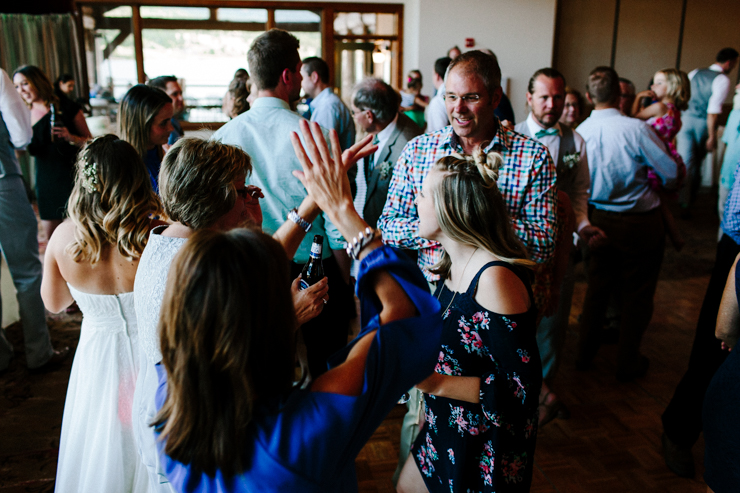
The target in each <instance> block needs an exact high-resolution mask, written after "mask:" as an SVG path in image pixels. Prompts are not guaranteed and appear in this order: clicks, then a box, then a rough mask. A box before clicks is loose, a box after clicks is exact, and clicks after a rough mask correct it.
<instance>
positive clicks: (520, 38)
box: [404, 0, 557, 121]
mask: <svg viewBox="0 0 740 493" xmlns="http://www.w3.org/2000/svg"><path fill="white" fill-rule="evenodd" d="M556 3H557V2H556V0H527V1H512V0H455V1H454V2H451V1H449V0H421V12H420V16H419V24H420V30H419V44H418V45H419V55H418V60H419V67H412V66H409V65H408V64H407V63H404V65H406V66H407V67H408V68H409V69H413V68H420V69H421V71H422V74H423V75H424V80H425V81H428V82H425V84H426V85H427V86H428V87H427V88H425V89H424V92H430V91H431V90H432V89H431V80H432V73H433V70H434V61H435V60H436V59H437V58H439V57H442V56H445V54H446V53H447V50H448V49H449V48H451V47H452V46H454V45H458V46H459V47H460V48H461V49H462V50H463V51H466V48H464V46H465V38H474V39H475V48H489V49H491V50H493V51H494V53H496V56H498V60H499V64H500V65H501V72H502V74H503V76H504V77H509V79H510V85H509V92H508V96H509V98H510V99H511V104H512V106H513V107H514V112H515V114H516V119H517V121H522V120H523V119H524V118H526V116H527V108H526V99H525V94H526V91H527V83H528V82H529V78H530V77H531V76H532V74H533V73H534V72H535V71H536V70H537V69H540V68H543V67H549V66H550V65H551V63H552V53H553V39H554V34H555V12H556ZM409 58H410V59H413V57H409ZM504 89H506V88H504Z"/></svg>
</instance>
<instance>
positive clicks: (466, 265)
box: [437, 247, 480, 317]
mask: <svg viewBox="0 0 740 493" xmlns="http://www.w3.org/2000/svg"><path fill="white" fill-rule="evenodd" d="M478 248H480V247H476V249H475V250H473V253H471V254H470V257H468V261H467V262H466V263H465V267H463V270H462V272H461V273H460V280H459V281H457V289H455V291H454V292H453V293H452V299H451V300H450V303H449V304H448V305H447V308H445V309H444V311H443V312H442V317H444V316H445V313H447V310H449V309H450V307H451V306H452V302H453V301H455V296H457V292H458V291H460V284H462V280H463V277H465V271H466V270H467V268H468V264H469V263H470V261H471V260H473V255H475V252H477V251H478ZM441 294H442V290H441V289H440V290H439V293H437V301H439V297H440V295H441Z"/></svg>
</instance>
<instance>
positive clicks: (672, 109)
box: [646, 103, 686, 196]
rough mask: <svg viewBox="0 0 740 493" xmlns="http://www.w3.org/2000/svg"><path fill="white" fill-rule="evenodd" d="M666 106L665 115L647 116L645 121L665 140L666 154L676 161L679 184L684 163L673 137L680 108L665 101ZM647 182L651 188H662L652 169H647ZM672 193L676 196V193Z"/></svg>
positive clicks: (679, 123)
mask: <svg viewBox="0 0 740 493" xmlns="http://www.w3.org/2000/svg"><path fill="white" fill-rule="evenodd" d="M666 106H667V107H668V109H667V111H666V113H665V115H663V116H657V117H656V116H654V117H652V118H649V119H648V120H647V122H646V123H647V124H648V125H650V126H651V127H652V128H653V130H655V133H657V134H658V137H660V140H662V141H663V142H665V145H666V150H667V151H668V154H669V155H670V156H671V157H672V158H673V160H674V161H676V166H677V167H678V179H679V184H680V182H681V181H683V179H684V177H685V176H686V165H685V164H684V162H683V159H682V158H681V155H680V154H679V153H678V151H677V150H676V146H675V145H673V139H675V138H676V134H677V133H678V131H679V130H681V125H682V124H681V110H679V109H678V108H676V105H675V104H673V103H667V104H666ZM648 182H649V183H650V187H651V188H652V189H653V190H656V191H659V190H661V189H662V186H661V181H660V178H659V177H658V175H656V174H655V173H654V172H653V171H652V170H649V171H648ZM673 195H676V196H677V194H673Z"/></svg>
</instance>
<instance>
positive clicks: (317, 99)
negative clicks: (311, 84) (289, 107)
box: [308, 87, 333, 109]
mask: <svg viewBox="0 0 740 493" xmlns="http://www.w3.org/2000/svg"><path fill="white" fill-rule="evenodd" d="M330 92H333V91H332V90H331V87H325V88H324V90H323V91H321V92H320V93H318V94H317V95H316V97H315V98H313V100H312V101H311V103H310V104H309V105H308V106H310V107H311V109H314V107H315V106H316V105H317V104H319V103H320V102H321V100H322V99H326V98H328V97H329V93H330Z"/></svg>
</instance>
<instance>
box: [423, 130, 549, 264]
mask: <svg viewBox="0 0 740 493" xmlns="http://www.w3.org/2000/svg"><path fill="white" fill-rule="evenodd" d="M484 147H485V144H483V145H482V146H481V147H479V148H477V149H476V150H475V151H474V152H473V155H468V154H465V155H462V154H457V153H455V154H452V155H450V156H445V157H443V158H441V159H439V160H438V161H437V162H436V163H435V165H434V169H436V170H438V171H441V172H442V173H444V176H443V177H442V179H441V180H440V182H439V184H438V185H437V186H436V187H435V188H434V189H433V190H432V197H433V198H434V210H435V213H436V217H437V222H438V223H439V227H440V229H442V231H443V232H444V233H445V234H446V235H447V236H449V237H450V239H452V240H455V241H457V242H459V243H464V244H466V245H473V246H476V247H478V248H480V249H481V250H486V251H488V252H489V253H491V254H493V255H495V256H496V257H498V258H499V259H500V260H502V261H504V262H509V263H512V264H519V265H524V266H527V267H532V266H533V265H534V262H532V261H530V260H527V256H528V255H527V250H526V248H525V247H524V245H523V244H522V242H521V241H520V240H519V238H518V237H517V236H516V233H515V232H514V228H513V225H512V223H511V219H510V218H509V213H508V212H507V210H506V204H505V203H504V199H503V197H502V196H501V193H500V192H499V189H498V185H497V182H498V177H499V170H500V168H501V166H502V165H503V162H504V160H503V157H502V156H501V154H499V153H498V152H489V153H485V152H484V151H483V148H484ZM451 266H452V261H451V260H450V256H449V255H448V254H447V252H445V253H444V255H443V257H442V260H441V261H440V262H439V263H437V264H436V265H435V266H434V267H432V269H431V271H432V272H434V273H436V274H439V275H441V276H442V277H443V278H447V277H448V276H449V273H450V268H451Z"/></svg>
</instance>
